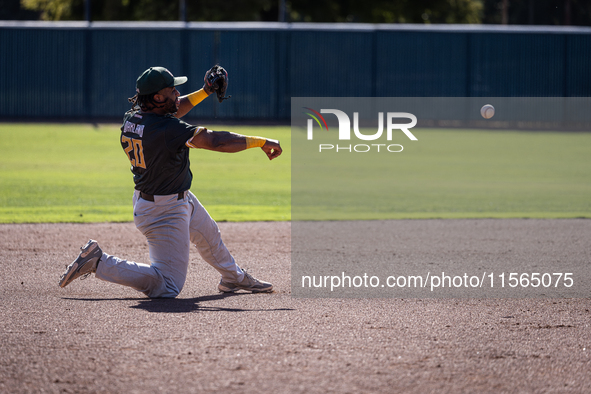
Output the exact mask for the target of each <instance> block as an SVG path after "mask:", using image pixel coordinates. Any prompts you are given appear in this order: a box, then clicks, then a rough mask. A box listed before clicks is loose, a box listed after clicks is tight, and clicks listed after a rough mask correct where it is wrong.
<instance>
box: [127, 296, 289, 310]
mask: <svg viewBox="0 0 591 394" xmlns="http://www.w3.org/2000/svg"><path fill="white" fill-rule="evenodd" d="M241 295H249V293H222V294H216V295H208V296H202V297H195V298H149V299H145V300H139V302H138V304H137V305H132V306H130V308H133V309H143V310H145V311H147V312H152V313H187V312H252V311H263V312H265V311H292V310H294V309H291V308H273V309H264V308H263V309H244V308H223V307H217V306H207V305H203V303H205V302H208V301H217V300H222V299H224V298H228V297H238V296H241Z"/></svg>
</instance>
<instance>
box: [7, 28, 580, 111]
mask: <svg viewBox="0 0 591 394" xmlns="http://www.w3.org/2000/svg"><path fill="white" fill-rule="evenodd" d="M0 55H1V56H0V119H3V120H41V119H76V120H80V119H88V120H91V119H92V120H106V119H117V118H120V117H121V115H122V114H123V113H124V112H125V111H126V110H127V109H128V108H129V104H128V103H127V100H126V99H127V97H130V96H132V95H133V94H134V93H135V91H134V89H135V80H136V78H137V76H138V75H139V74H140V73H141V72H142V71H144V70H145V69H146V68H148V67H149V66H154V65H162V66H165V67H167V68H168V69H169V70H170V71H171V72H172V73H174V74H175V75H187V76H188V77H189V82H188V83H187V84H186V85H185V86H183V87H182V88H181V89H180V91H181V94H184V93H189V92H190V91H193V90H196V89H198V88H199V87H201V86H202V83H203V74H204V73H205V71H206V70H207V69H209V68H210V67H211V66H212V65H213V64H215V63H220V64H221V65H223V66H224V67H226V69H227V70H228V72H229V74H230V88H229V91H228V94H231V95H232V99H231V100H227V101H225V102H224V103H223V104H221V105H220V104H218V103H217V101H216V100H213V99H209V100H206V101H205V102H204V103H202V104H200V105H199V106H198V107H197V108H196V109H195V110H193V112H192V116H193V117H202V118H212V117H213V116H216V117H219V118H223V119H235V120H240V119H253V120H261V119H267V120H271V121H284V120H286V119H288V118H289V116H290V98H291V97H302V96H315V97H333V96H337V97H340V96H358V97H367V96H371V97H373V96H378V97H395V96H396V97H411V96H417V97H465V96H467V97H478V96H481V97H553V96H557V97H576V96H584V97H589V96H591V29H589V28H558V27H535V28H527V27H483V26H471V25H461V26H458V25H440V26H424V25H355V24H282V23H269V24H257V23H188V24H185V23H177V22H173V23H162V22H158V23H155V22H150V23H148V22H145V23H125V24H122V23H98V22H97V23H91V24H87V23H85V22H72V23H59V24H54V23H44V22H0Z"/></svg>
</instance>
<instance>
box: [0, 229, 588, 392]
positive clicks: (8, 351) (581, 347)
mask: <svg viewBox="0 0 591 394" xmlns="http://www.w3.org/2000/svg"><path fill="white" fill-rule="evenodd" d="M590 223H591V222H590ZM220 228H221V230H222V233H223V237H224V240H225V242H226V244H227V245H228V247H229V249H230V251H231V252H232V253H233V254H234V255H235V257H236V258H237V260H238V261H239V263H240V264H241V265H242V266H243V267H245V268H247V269H249V268H250V271H251V272H252V273H253V274H254V275H255V276H257V277H260V278H262V279H265V280H269V281H271V282H273V284H274V285H275V288H276V292H275V293H273V294H248V293H244V294H236V295H221V294H219V293H217V291H216V284H217V281H218V274H217V273H216V272H215V271H214V270H213V268H211V267H209V266H208V265H207V264H206V263H204V262H203V261H202V260H201V259H200V257H199V255H198V254H197V252H196V251H195V250H193V251H192V252H191V253H192V254H191V266H190V272H189V277H188V278H187V282H186V285H185V288H184V289H183V291H182V292H181V294H180V296H179V298H177V299H175V300H150V299H148V298H146V297H144V296H143V295H142V294H140V293H137V292H135V291H134V290H131V289H128V288H124V287H122V286H117V285H113V284H110V283H106V282H102V281H100V280H97V279H96V278H88V279H87V280H85V281H80V280H77V281H75V282H73V283H72V284H71V285H69V286H68V287H67V288H65V289H60V288H59V287H58V285H57V283H58V278H59V275H60V274H61V272H62V271H63V268H64V266H65V265H66V264H68V263H70V262H71V261H72V260H73V259H74V258H75V257H76V256H77V254H78V248H79V247H80V246H81V245H83V244H84V243H85V242H86V241H87V240H88V239H89V238H94V239H97V240H99V242H100V245H101V247H102V248H103V250H104V251H105V252H107V253H110V254H114V255H117V256H119V257H122V258H127V259H132V260H136V261H140V262H148V248H147V243H146V241H145V239H144V238H143V236H142V235H141V234H140V233H139V231H137V230H136V229H135V227H134V225H133V224H132V223H124V224H111V223H103V224H35V225H0V278H1V279H2V286H1V290H0V298H1V301H0V314H1V315H0V316H1V320H0V343H1V344H2V345H1V346H2V348H1V352H0V392H2V393H13V392H14V393H26V392H50V393H54V392H55V393H57V392H71V393H74V392H76V393H87V392H88V393H90V392H92V393H95V392H105V393H114V392H129V393H160V392H165V393H173V392H179V393H202V392H216V393H220V392H246V393H251V392H280V393H283V392H285V393H326V392H329V393H332V392H335V393H336V392H338V393H359V392H380V393H382V392H383V393H395V392H412V393H425V392H454V393H455V392H491V393H492V392H494V393H499V392H511V393H513V392H579V393H584V392H591V299H589V298H584V299H529V300H522V299H511V300H499V299H488V300H474V299H470V300H459V299H443V300H436V299H423V300H421V299H419V300H407V299H296V298H292V297H291V295H290V247H291V246H290V228H291V227H290V223H285V222H281V223H267V222H263V223H220Z"/></svg>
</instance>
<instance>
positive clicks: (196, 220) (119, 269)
mask: <svg viewBox="0 0 591 394" xmlns="http://www.w3.org/2000/svg"><path fill="white" fill-rule="evenodd" d="M204 81H205V83H204V85H203V88H202V89H200V90H198V91H196V92H194V93H191V94H189V95H186V96H182V97H180V93H179V91H178V90H177V89H176V87H177V86H179V85H182V84H184V83H185V82H187V77H174V76H173V75H172V74H171V73H170V71H168V70H167V69H165V68H163V67H150V68H149V69H148V70H146V71H145V72H144V73H142V75H140V77H139V78H138V79H137V83H136V91H137V94H136V95H135V96H134V97H132V98H130V99H129V101H130V102H131V103H132V109H131V110H130V111H128V112H127V113H125V116H124V119H123V126H122V127H121V146H122V148H123V150H124V152H125V154H126V155H127V157H128V159H129V161H130V163H131V172H132V173H133V180H134V182H135V192H134V195H133V220H134V223H135V225H136V227H137V228H138V229H139V230H140V231H141V232H142V233H143V234H144V235H145V237H146V239H147V240H148V244H149V250H150V260H151V264H150V265H148V264H142V263H136V262H133V261H126V260H123V259H120V258H118V257H115V256H111V255H108V254H106V253H104V252H103V251H102V249H101V248H100V247H99V245H98V243H97V242H96V241H94V240H92V239H91V240H89V241H88V243H87V244H86V245H84V246H83V247H82V248H81V252H80V255H79V256H78V258H77V259H76V260H74V261H73V262H72V263H71V264H70V265H69V266H68V267H67V269H66V271H65V272H64V274H63V275H62V276H61V278H60V281H59V285H60V287H65V286H67V285H68V284H69V283H70V282H72V281H73V280H74V279H76V278H78V277H83V278H84V277H86V276H88V275H90V274H91V273H95V276H96V277H97V278H99V279H102V280H105V281H108V282H113V283H119V284H122V285H125V286H129V287H132V288H134V289H136V290H138V291H141V292H143V293H144V294H146V295H147V296H148V297H151V298H160V297H162V298H174V297H176V296H177V295H178V294H179V293H180V291H181V290H182V288H183V285H184V284H185V279H186V276H187V269H188V266H189V249H190V245H191V243H192V244H194V245H195V246H196V247H197V250H198V251H199V253H200V255H201V257H202V258H203V259H204V260H205V261H206V262H208V263H209V264H211V265H212V266H213V267H214V268H215V269H216V270H217V271H218V272H219V273H220V274H221V280H220V282H219V284H218V290H219V291H220V292H235V291H237V290H246V291H250V292H253V293H256V292H271V291H272V290H273V285H272V284H271V283H268V282H265V281H262V280H258V279H256V278H254V277H253V276H251V275H250V274H249V273H247V272H246V271H244V270H242V269H241V268H240V267H239V266H238V265H237V264H236V262H235V261H234V257H232V255H231V254H230V252H229V251H228V249H227V248H226V246H225V245H224V243H223V241H222V239H221V236H220V231H219V229H218V226H217V224H216V222H215V221H214V220H213V219H212V218H211V217H210V216H209V214H208V213H207V211H206V210H205V209H204V208H203V206H202V205H201V203H200V202H199V200H198V199H197V198H196V197H195V196H194V195H193V193H191V192H190V190H189V188H190V187H191V180H192V173H191V170H190V168H189V149H190V148H196V149H208V150H213V151H217V152H231V153H233V152H240V151H243V150H245V149H250V148H257V147H259V148H261V149H262V150H263V152H265V154H266V155H267V156H268V158H269V159H270V160H273V159H275V158H277V157H278V156H279V155H281V153H282V150H281V146H280V144H279V141H276V140H271V139H266V138H261V137H250V136H244V135H240V134H235V133H231V132H227V131H211V130H208V129H206V128H204V127H198V126H194V125H191V124H188V123H186V122H183V121H182V120H180V119H179V118H181V117H182V116H184V115H185V114H187V113H188V112H189V111H190V110H191V109H192V108H193V107H194V106H195V105H197V104H198V103H200V102H201V101H202V100H203V99H205V98H206V97H207V96H209V95H210V94H212V93H213V92H216V94H217V96H218V99H219V101H220V102H222V101H223V100H224V99H226V98H227V97H224V96H225V92H226V88H227V84H228V74H227V72H226V70H224V69H223V68H222V67H219V66H214V67H213V68H212V69H210V70H209V71H207V73H206V74H205V78H204Z"/></svg>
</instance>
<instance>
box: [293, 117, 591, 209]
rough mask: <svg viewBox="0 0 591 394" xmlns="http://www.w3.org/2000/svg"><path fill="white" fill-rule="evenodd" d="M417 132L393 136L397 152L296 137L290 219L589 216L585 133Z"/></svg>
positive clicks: (590, 181) (590, 137)
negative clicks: (322, 147) (355, 149)
mask: <svg viewBox="0 0 591 394" xmlns="http://www.w3.org/2000/svg"><path fill="white" fill-rule="evenodd" d="M301 132H302V133H303V130H302V131H301ZM413 133H414V134H415V135H416V136H417V138H418V141H410V140H408V139H406V138H405V137H404V136H402V137H401V138H400V140H398V141H392V142H393V143H401V144H402V145H403V146H404V150H403V151H402V152H401V153H387V152H386V153H384V152H382V153H377V152H375V150H373V151H371V152H374V153H371V152H369V153H349V152H348V151H344V152H343V151H341V152H340V153H336V152H335V151H334V150H332V151H328V152H327V151H325V152H323V153H318V150H319V148H318V146H319V143H331V144H336V141H335V139H334V136H330V135H327V136H325V137H322V136H321V135H319V137H320V138H317V136H315V137H314V141H313V142H306V141H302V140H303V138H301V139H298V140H297V141H298V142H297V144H296V143H293V142H292V144H293V145H292V147H293V150H294V153H293V157H294V159H293V163H292V219H293V220H358V219H402V218H410V219H419V218H578V217H581V218H583V217H584V218H589V217H591V133H557V132H516V131H485V130H449V129H422V130H421V129H416V128H415V129H413ZM322 138H324V139H326V141H324V140H323V139H322ZM299 141H302V142H299ZM360 142H364V141H358V142H357V143H360ZM339 143H340V144H341V145H345V146H348V144H349V143H352V144H355V142H353V141H341V142H339ZM302 152H304V153H302ZM305 155H307V157H305V159H301V157H302V156H305ZM296 157H297V159H296Z"/></svg>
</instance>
